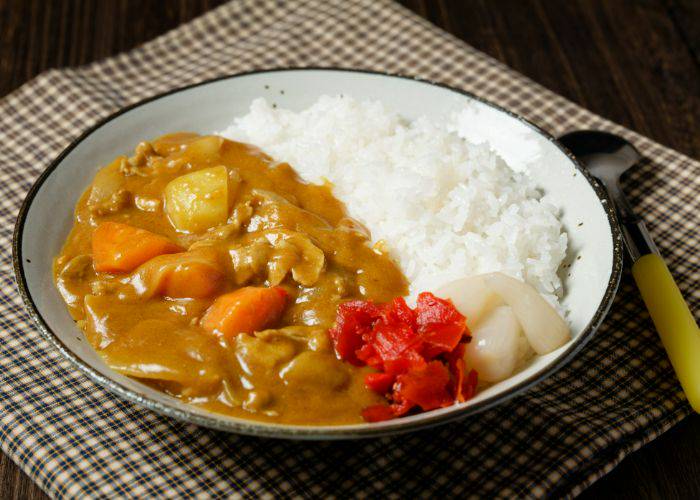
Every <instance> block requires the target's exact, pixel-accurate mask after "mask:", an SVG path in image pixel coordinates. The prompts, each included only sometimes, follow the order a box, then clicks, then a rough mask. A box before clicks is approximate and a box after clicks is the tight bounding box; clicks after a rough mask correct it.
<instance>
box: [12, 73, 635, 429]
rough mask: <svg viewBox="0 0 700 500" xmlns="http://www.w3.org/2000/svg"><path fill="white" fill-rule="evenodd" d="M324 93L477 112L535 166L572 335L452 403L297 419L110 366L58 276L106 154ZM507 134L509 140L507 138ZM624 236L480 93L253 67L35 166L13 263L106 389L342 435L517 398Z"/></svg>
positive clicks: (594, 306)
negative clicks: (348, 419) (345, 417)
mask: <svg viewBox="0 0 700 500" xmlns="http://www.w3.org/2000/svg"><path fill="white" fill-rule="evenodd" d="M323 94H330V95H334V94H346V95H352V96H354V97H356V98H359V99H378V100H381V101H382V102H383V103H384V104H385V105H386V106H387V107H388V108H389V109H391V110H395V111H397V112H399V113H400V114H401V115H403V116H404V117H406V118H408V119H412V118H417V117H419V116H421V115H424V116H427V117H429V118H431V119H433V120H436V121H439V120H444V119H445V118H446V117H447V116H449V114H450V113H452V112H454V111H455V110H460V109H463V108H465V107H466V108H468V109H469V110H470V111H471V112H473V114H474V120H475V121H474V123H475V125H476V127H475V130H476V131H477V133H480V134H482V135H483V138H485V139H488V140H491V141H492V143H493V145H494V147H495V149H497V151H499V152H500V153H501V154H502V155H503V156H504V157H506V159H507V160H508V161H509V163H511V164H512V166H514V167H516V168H518V169H525V170H528V171H529V173H530V175H531V176H532V177H533V178H534V180H535V182H536V183H537V184H538V186H539V187H540V188H541V189H542V190H543V191H544V192H545V193H547V194H549V195H550V200H551V201H552V202H553V203H554V204H556V205H557V206H558V207H559V208H560V209H561V220H562V222H563V224H564V227H565V229H566V231H567V232H568V235H569V247H570V250H569V255H568V257H567V262H568V263H572V262H573V265H572V266H571V267H570V268H566V269H565V270H562V271H561V273H562V277H563V278H564V283H565V296H564V299H563V301H562V303H563V305H564V307H566V308H567V309H568V310H569V311H570V315H569V318H568V319H569V322H570V324H571V328H572V332H573V338H572V340H571V341H570V342H569V343H568V344H566V345H565V346H563V347H561V348H560V349H558V350H557V351H555V352H552V353H550V354H548V355H546V356H541V357H538V358H536V359H535V360H534V361H533V362H532V363H531V364H530V365H529V366H527V367H526V368H525V369H524V370H523V371H521V372H519V373H518V374H516V375H515V376H513V377H511V378H509V379H508V380H505V381H503V382H500V383H498V384H495V385H493V386H491V387H489V388H487V389H486V390H483V391H482V392H480V393H479V394H477V395H476V397H474V398H473V399H472V400H470V401H468V402H466V403H462V404H459V405H456V406H451V407H449V408H443V409H440V410H434V411H430V412H426V413H422V414H419V415H415V416H410V417H406V418H401V419H396V420H391V421H387V422H381V423H374V424H357V425H348V426H313V427H311V426H292V425H274V424H267V423H260V422H254V421H251V420H242V419H238V418H233V417H227V416H224V415H219V414H214V413H210V412H207V411H205V410H202V409H199V408H195V407H192V406H188V405H187V404H184V403H182V402H180V401H179V400H177V399H175V398H173V397H170V396H167V395H165V394H163V393H161V392H158V391H156V390H154V389H151V388H149V387H147V386H145V385H143V384H141V383H139V382H137V381H135V380H132V379H130V378H127V377H125V376H123V375H120V374H118V373H115V372H114V371H112V370H110V369H109V368H108V367H107V366H106V365H105V364H104V362H103V361H102V360H101V358H100V357H99V356H98V355H97V353H96V352H95V351H94V350H93V349H92V347H91V346H90V344H89V343H88V342H87V341H86V340H85V338H84V337H83V334H82V333H81V331H80V330H79V329H78V328H77V327H76V326H75V324H74V322H73V321H72V320H71V318H70V316H69V314H68V312H67V310H66V306H65V304H64V303H63V301H62V300H61V297H60V296H59V294H58V292H57V291H56V288H55V287H54V284H53V281H52V275H51V263H52V259H53V257H54V256H55V255H56V254H57V253H58V252H59V250H60V247H61V245H62V243H63V241H64V240H65V238H66V236H67V235H68V232H69V230H70V227H71V225H72V216H73V208H74V206H75V204H76V202H77V200H78V198H79V196H80V194H81V193H82V192H83V190H84V189H85V188H86V186H87V185H88V184H89V183H90V181H91V179H92V177H93V176H94V175H95V172H96V171H97V169H98V168H99V166H100V165H105V164H107V163H108V162H109V161H111V160H112V159H113V158H114V157H116V156H117V155H120V154H125V153H126V152H127V151H131V150H133V148H134V146H135V145H136V144H137V143H138V142H140V141H141V140H143V139H147V138H153V137H156V136H159V135H162V134H165V133H168V132H175V131H193V132H200V133H209V132H214V131H217V130H221V129H223V128H225V127H226V126H227V125H228V124H229V123H230V121H231V118H232V116H236V115H241V114H244V113H245V112H246V111H247V109H248V107H249V105H250V103H251V101H252V100H253V99H255V98H256V97H261V96H262V97H267V98H268V99H269V100H271V101H273V102H275V103H276V104H277V105H278V106H280V107H285V108H290V109H293V110H300V109H303V108H305V107H308V106H310V105H311V104H312V103H313V102H314V101H316V100H317V99H318V97H319V96H321V95H323ZM503 138H507V139H508V140H506V141H504V140H503ZM621 255H622V253H621V238H620V234H619V230H618V229H617V226H616V225H615V222H614V218H613V214H612V211H611V209H610V206H609V204H608V202H607V198H606V195H605V194H604V192H603V191H602V190H601V189H600V187H599V186H598V185H597V184H595V183H594V182H593V181H591V179H590V177H589V176H588V175H587V174H586V173H585V172H584V171H583V170H582V169H581V167H580V166H579V165H578V164H577V163H576V161H575V160H574V159H573V157H572V156H571V155H570V154H569V153H568V152H567V151H566V150H565V149H564V148H563V147H562V146H561V145H559V144H558V143H557V142H556V141H555V140H554V139H553V138H552V137H551V136H549V135H548V134H547V133H546V132H544V131H542V130H540V129H539V128H537V127H536V126H535V125H533V124H531V123H529V122H527V121H526V120H524V119H523V118H521V117H518V116H516V115H515V114H512V113H510V112H508V111H505V110H503V109H501V108H498V107H497V106H495V105H492V104H490V103H488V102H485V101H483V100H481V99H478V98H476V97H475V96H473V95H469V94H467V93H464V92H461V91H458V90H455V89H451V88H448V87H445V86H442V85H437V84H434V83H430V82H425V81H420V80H415V79H411V78H405V77H400V76H392V75H385V74H380V73H370V72H364V71H350V70H336V69H290V70H273V71H258V72H254V73H246V74H241V75H234V76H230V77H225V78H220V79H216V80H212V81H208V82H203V83H200V84H197V85H194V86H191V87H187V88H183V89H179V90H175V91H172V92H169V93H167V94H164V95H160V96H157V97H154V98H151V99H148V100H146V101H144V102H141V103H139V104H135V105H133V106H130V107H128V108H126V109H124V110H122V111H120V112H118V113H116V114H115V115H113V116H111V117H109V118H107V119H106V120H104V121H102V122H101V123H99V124H97V125H96V126H94V127H93V128H92V129H90V130H89V131H87V132H86V133H85V134H83V136H81V137H80V138H79V139H77V140H76V141H75V142H73V144H71V145H70V146H69V147H68V148H67V149H66V150H65V151H64V152H63V153H62V154H61V155H60V156H59V157H58V158H57V159H56V160H55V161H54V162H53V163H52V164H51V165H50V166H49V168H48V169H47V170H46V171H45V172H44V173H43V174H42V175H41V176H40V177H39V179H38V180H37V182H36V183H35V184H34V186H33V187H32V189H31V190H30V192H29V194H28V196H27V198H26V200H25V202H24V205H23V206H22V208H21V210H20V214H19V217H18V220H17V225H16V228H15V236H14V265H15V273H16V275H17V281H18V283H19V288H20V292H21V294H22V296H23V299H24V301H25V303H26V306H27V308H28V310H29V312H30V314H31V315H32V317H33V319H34V320H35V321H36V323H37V325H38V327H39V328H40V330H41V332H42V333H43V335H44V336H45V337H46V338H47V339H48V340H49V341H50V343H51V344H52V345H53V346H55V347H56V348H57V349H58V350H59V351H60V352H61V354H62V355H63V356H65V357H66V358H67V359H68V360H70V361H71V363H72V364H73V365H74V366H75V367H76V368H78V369H80V370H81V371H83V372H84V373H85V374H86V375H87V376H89V377H90V378H91V379H92V380H94V381H95V382H97V383H98V384H100V385H102V386H104V387H106V388H107V389H109V390H110V391H112V392H114V393H116V394H118V395H119V396H121V397H124V398H126V399H128V400H131V401H134V402H136V403H138V404H141V405H143V406H145V407H147V408H150V409H152V410H154V411H157V412H159V413H162V414H165V415H168V416H171V417H174V418H177V419H181V420H185V421H188V422H193V423H196V424H200V425H204V426H207V427H212V428H216V429H221V430H226V431H231V432H238V433H243V434H254V435H262V436H275V437H285V438H296V439H303V438H306V439H338V438H355V437H366V436H376V435H384V434H390V433H397V432H405V431H409V430H415V429H419V428H424V427H428V426H432V425H437V424H439V423H444V422H448V421H450V420H454V419H457V418H463V417H466V416H468V415H473V414H476V413H477V412H480V411H483V410H485V409H487V408H489V407H492V406H494V405H496V404H500V403H503V402H504V401H506V400H508V399H509V398H512V397H513V396H514V395H515V394H517V393H520V392H522V391H524V390H526V389H528V388H530V387H532V386H533V385H534V384H536V383H537V382H539V381H540V380H542V379H544V378H545V377H547V376H549V375H551V374H552V373H554V372H555V371H556V370H559V369H561V368H562V367H563V366H564V364H565V363H566V362H567V361H568V360H569V359H571V357H572V356H573V355H574V354H575V353H576V352H577V351H578V350H579V349H581V348H582V347H583V346H584V344H585V343H586V342H587V341H588V340H589V339H590V338H591V336H592V335H593V334H594V332H595V330H596V328H597V327H598V325H599V324H600V322H601V320H602V319H603V317H604V315H605V313H606V312H607V310H608V308H609V307H610V304H611V302H612V299H613V296H614V293H615V290H616V288H617V285H618V281H619V278H620V270H621V266H622V257H621Z"/></svg>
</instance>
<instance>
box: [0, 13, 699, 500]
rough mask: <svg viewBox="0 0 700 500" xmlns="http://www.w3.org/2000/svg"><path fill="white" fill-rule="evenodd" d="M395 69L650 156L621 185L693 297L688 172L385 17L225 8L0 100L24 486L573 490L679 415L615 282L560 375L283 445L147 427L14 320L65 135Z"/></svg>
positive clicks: (6, 284) (662, 362)
mask: <svg viewBox="0 0 700 500" xmlns="http://www.w3.org/2000/svg"><path fill="white" fill-rule="evenodd" d="M307 65H313V66H343V67H354V68H367V69H373V70H380V71H386V72H394V73H406V74H410V75H415V76H419V77H423V78H428V79H433V80H437V81H441V82H444V83H447V84H449V85H453V86H455V87H458V88H462V89H465V90H468V91H470V92H473V93H475V94H477V95H479V96H481V97H485V98H487V99H489V100H492V101H494V102H496V103H498V104H500V105H501V106H504V107H506V108H509V109H512V110H514V111H516V112H518V113H520V114H522V115H524V116H526V117H528V118H529V119H531V120H533V121H534V122H536V123H537V124H539V125H541V126H542V127H544V128H545V129H547V130H548V131H550V132H551V133H553V134H559V133H561V132H564V131H567V130H572V129H580V128H599V129H605V130H610V131H612V132H616V133H619V134H622V135H623V136H625V137H627V138H628V139H630V140H632V141H633V142H634V143H635V145H636V146H637V147H638V148H639V149H640V150H641V151H642V153H643V154H644V155H645V156H646V158H648V160H646V161H645V162H644V163H643V164H642V165H640V167H639V168H637V169H636V170H635V171H634V172H633V173H632V174H631V175H630V176H629V179H627V184H626V191H627V193H628V194H629V196H630V199H631V201H632V203H633V204H634V205H635V206H636V208H637V209H638V210H639V213H641V214H644V217H645V219H646V221H647V223H648V225H649V228H650V230H651V232H652V233H653V236H654V237H655V239H656V241H657V243H658V245H659V247H660V249H661V251H662V252H663V254H664V256H665V257H666V261H667V262H668V264H669V266H670V268H671V270H672V271H673V273H674V274H675V277H676V279H677V281H678V284H679V286H680V288H681V289H682V290H683V291H684V293H685V296H686V298H687V299H688V300H689V302H690V304H691V308H692V307H694V308H697V306H698V304H699V303H700V290H698V288H697V282H698V278H699V274H700V264H699V263H698V255H697V250H696V249H697V247H698V245H699V242H698V237H699V234H698V232H697V227H698V222H699V217H700V216H699V214H700V196H698V193H700V164H699V163H697V162H695V161H693V160H690V159H688V158H686V157H685V156H683V155H681V154H679V153H676V152H675V151H671V150H669V149H667V148H664V147H662V146H660V145H658V144H656V143H654V142H652V141H650V140H648V139H646V138H644V137H641V136H639V135H637V134H635V133H633V132H630V131H628V130H625V129H623V128H621V127H619V126H616V125H614V124H612V123H610V122H607V121H605V120H603V119H601V118H600V117H598V116H595V115H593V114H591V113H589V112H588V111H585V110H583V109H581V108H579V107H578V106H576V105H574V104H572V103H570V102H568V101H567V100H565V99H563V98H561V97H559V96H557V95H554V94H552V93H551V92H549V91H547V90H545V89H544V88H542V87H540V86H539V85H537V84H535V83H533V82H532V81H530V80H528V79H527V78H525V77H523V76H521V75H519V74H517V73H514V72H513V71H512V70H510V69H508V68H506V67H504V66H503V65H502V64H499V63H498V62H496V61H494V60H492V59H490V58H488V57H486V56H485V55H484V54H481V53H480V52H477V51H476V50H474V49H473V48H471V47H469V46H467V45H465V44H464V43H461V42H460V41H458V40H456V39H455V38H453V37H452V36H450V35H448V34H446V33H444V32H442V31H440V30H439V29H437V28H436V27H435V26H432V25H430V24H429V23H428V22H426V21H424V20H422V19H419V18H418V17H416V16H414V15H412V14H411V13H409V12H408V11H406V10H404V9H403V8H402V7H400V6H398V5H395V4H392V3H388V2H386V1H376V0H349V1H342V0H337V1H325V0H295V1H289V2H277V1H273V0H263V1H260V0H242V1H236V2H232V3H230V4H227V5H224V6H222V7H220V8H218V9H216V10H214V11H211V12H210V13H208V14H207V15H205V16H203V17H201V18H199V19H197V20H195V21H193V22H191V23H189V24H187V25H185V26H182V27H181V28H179V29H177V30H175V31H173V32H170V33H168V34H166V35H164V36H162V37H160V38H158V39H156V40H154V41H153V42H150V43H148V44H146V45H144V46H141V47H139V48H137V49H135V50H134V51H132V52H130V53H127V54H123V55H120V56H117V57H114V58H112V59H109V60H106V61H102V62H99V63H96V64H92V65H90V66H87V67H83V68H79V69H64V70H60V71H49V72H47V73H44V74H43V75H41V76H39V77H38V78H36V79H35V80H33V81H31V82H30V83H28V84H26V85H25V86H23V87H22V88H20V89H19V90H17V91H16V92H14V93H12V94H10V95H9V96H7V97H5V98H4V99H3V100H2V101H0V123H1V125H0V144H2V148H0V166H1V167H0V191H1V193H2V196H1V198H0V199H1V200H2V201H1V203H0V221H1V222H0V231H1V232H0V248H2V250H1V252H2V254H1V255H2V268H1V269H0V273H1V274H0V276H1V278H2V284H1V285H0V294H1V295H0V324H1V325H2V336H0V441H1V444H2V449H3V451H4V452H5V453H7V454H8V455H10V456H11V457H12V459H13V460H14V461H15V462H17V464H19V466H20V467H21V468H22V469H23V470H24V471H25V472H26V473H27V474H29V475H30V476H31V477H32V478H33V479H34V480H35V481H36V482H37V483H38V484H39V486H40V487H41V488H43V489H44V490H45V491H46V492H48V493H49V494H50V495H52V496H55V497H75V496H89V497H94V496H112V495H115V496H130V497H143V496H146V495H152V496H153V495H157V496H168V497H181V496H183V497H184V496H198V497H208V496H256V497H257V496H268V497H270V496H277V495H295V496H300V495H303V496H307V495H314V496H340V495H353V496H355V495H357V496H375V495H376V496H388V497H395V498H398V497H408V496H413V495H416V494H419V493H420V495H421V496H425V497H428V496H442V495H445V496H447V495H450V496H451V495H465V496H472V495H479V496H512V495H517V496H524V495H529V496H544V495H557V496H559V495H576V494H577V493H579V492H581V491H582V490H583V489H584V488H585V487H586V486H587V485H590V484H591V483H592V482H593V481H595V480H596V479H597V478H599V477H601V476H602V475H603V474H605V473H606V472H608V471H610V470H611V469H612V468H613V467H614V466H615V465H616V464H617V463H618V462H619V461H620V460H621V459H622V458H623V457H624V456H625V455H627V454H629V453H630V452H632V451H633V450H635V449H637V448H639V447H640V446H641V445H643V444H644V443H646V442H648V441H650V440H651V439H653V438H655V437H656V436H658V435H659V434H661V433H662V432H664V431H665V430H667V429H668V428H669V427H671V426H672V425H673V424H675V423H676V422H678V421H679V420H681V419H682V418H683V417H684V416H686V415H687V414H688V413H689V412H690V408H689V406H688V404H687V402H686V401H685V399H684V396H683V394H682V392H681V389H680V387H679V385H678V382H677V381H676V378H675V376H674V374H673V371H672V370H671V368H670V365H669V363H668V361H667V359H666V356H665V355H664V351H663V349H662V348H661V345H660V343H659V341H658V339H657V336H656V334H655V333H654V331H653V327H652V325H651V323H650V320H649V318H648V316H647V314H646V312H645V309H644V307H643V304H642V302H641V301H640V299H639V296H638V293H637V291H636V290H635V287H634V285H633V283H632V281H631V278H630V276H629V273H625V275H624V277H623V281H622V285H621V289H620V293H619V295H618V297H617V299H616V300H615V303H614V305H613V307H612V312H611V313H610V316H609V317H608V318H607V320H606V321H605V323H604V325H603V326H602V327H601V328H600V331H599V332H598V334H597V335H596V337H595V338H594V340H593V341H591V342H590V344H589V345H588V346H587V347H586V348H585V349H584V350H583V352H581V353H580V354H579V355H578V356H577V357H576V358H575V359H574V360H573V361H572V362H571V363H570V364H569V365H568V366H567V367H566V368H565V369H563V370H561V371H560V372H558V373H557V374H556V375H554V376H552V377H550V378H549V379H547V380H546V381H544V382H542V383H541V384H539V385H538V386H537V387H536V388H534V389H533V390H531V391H530V392H528V393H526V394H525V395H522V396H520V397H517V398H515V399H513V400H512V401H511V402H509V403H508V404H504V405H501V406H499V407H496V408H494V409H492V410H489V411H487V412H485V413H482V414H480V415H479V416H476V417H473V418H469V419H467V420H464V421H462V422H459V423H455V424H449V425H445V426H443V427H440V428H437V429H433V430H428V431H422V432H417V433H414V434H410V435H403V436H399V437H395V438H383V439H376V440H366V441H355V442H328V443H308V442H285V441H276V440H265V439H259V438H248V437H240V436H236V435H229V434H225V433H221V432H215V431H211V430H208V429H204V428H199V427H196V426H193V425H187V424H183V423H180V422H176V421H173V420H171V419H168V418H164V417H160V416H158V415H156V414H154V413H151V412H149V411H146V410H144V409H141V408H139V407H138V406H135V405H133V404H131V403H128V402H125V401H122V400H120V399H118V398H117V397H115V396H112V395H111V394H108V393H106V392H105V391H104V390H103V389H101V388H100V387H97V386H96V385H95V384H93V383H92V382H90V381H89V380H88V379H87V378H85V377H84V376H83V375H82V374H80V373H79V372H77V371H76V370H74V369H72V368H71V367H70V366H69V364H68V363H67V362H65V361H64V360H63V359H62V358H61V357H60V356H59V354H58V353H57V352H56V351H54V350H52V349H51V348H50V347H49V346H48V344H47V342H46V341H44V339H43V338H42V337H41V336H40V334H39V333H38V331H37V329H36V328H35V327H34V325H33V324H32V323H31V321H30V320H29V317H28V315H27V313H26V312H25V310H24V307H23V305H22V303H21V301H20V298H19V295H18V293H17V291H16V288H15V284H14V279H13V275H12V271H11V255H10V240H11V237H12V227H13V224H14V221H15V217H16V213H17V209H18V207H19V205H20V203H21V201H22V199H23V198H24V196H25V193H26V192H27V190H28V189H29V187H30V185H31V184H32V182H33V181H34V179H35V178H36V177H37V175H38V174H39V173H40V172H41V171H42V170H43V169H44V168H45V167H46V166H47V165H48V164H49V162H50V161H51V160H52V159H53V158H55V157H56V156H57V155H58V154H59V153H60V152H61V150H62V149H63V148H64V147H66V146H67V145H68V144H69V143H70V141H71V140H72V139H74V138H75V137H76V136H78V135H79V134H80V132H81V131H83V130H85V129H86V128H88V127H89V126H90V125H92V124H93V123H95V122H96V121H97V120H99V119H101V118H103V117H105V116H107V115H108V114H110V113H112V112H113V111H115V110H117V109H119V108H121V107H123V106H125V105H127V104H130V103H133V102H135V101H138V100H140V99H143V98H145V97H148V96H152V95H154V94H156V93H160V92H163V91H165V90H168V89H172V88H174V87H179V86H183V85H187V84H191V83H195V82H199V81H202V80H204V79H208V78H212V77H216V76H220V75H225V74H230V73H236V72H242V71H248V70H253V69H259V68H273V67H286V66H307Z"/></svg>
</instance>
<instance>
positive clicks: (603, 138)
mask: <svg viewBox="0 0 700 500" xmlns="http://www.w3.org/2000/svg"><path fill="white" fill-rule="evenodd" d="M559 142H561V143H562V144H563V145H564V146H565V147H566V148H567V149H569V151H571V152H572V153H573V154H574V156H576V158H577V159H578V160H579V161H580V162H581V163H582V164H583V165H584V167H585V168H586V169H587V170H588V171H589V172H590V173H591V174H592V175H593V176H594V177H595V178H596V179H598V180H599V181H600V182H601V183H602V184H603V185H604V186H605V189H606V190H607V191H608V194H609V195H610V199H611V200H612V201H613V203H614V205H615V207H616V209H617V217H618V220H619V223H620V226H621V228H622V234H623V237H624V241H625V246H626V247H627V251H628V252H629V254H630V257H631V258H632V276H634V280H635V282H636V283H637V287H638V288H639V291H640V292H641V295H642V299H643V300H644V303H645V304H646V306H647V309H648V310H649V315H650V316H651V319H652V320H653V321H654V326H656V330H657V331H658V332H659V336H660V337H661V342H662V343H663V345H664V347H665V348H666V352H667V353H668V357H669V359H670V360H671V364H672V365H673V368H674V370H675V371H676V375H677V376H678V380H679V381H680V383H681V386H682V387H683V390H684V391H685V394H686V396H687V398H688V402H689V403H690V406H692V407H693V409H694V410H695V411H697V412H699V413H700V330H699V329H698V325H697V324H696V322H695V318H694V317H693V314H692V312H691V311H690V309H689V308H688V305H687V304H686V302H685V300H683V296H682V295H681V292H680V290H679V289H678V286H677V285H676V283H675V281H674V280H673V276H672V275H671V273H670V271H669V270H668V267H666V264H665V263H664V261H663V258H662V257H661V254H660V253H659V250H658V249H657V248H656V245H655V244H654V241H653V240H652V239H651V235H650V234H649V231H648V230H647V228H646V226H645V225H644V221H643V220H642V219H641V218H640V217H639V216H637V215H636V214H635V213H634V210H632V207H631V206H630V205H629V203H628V202H627V199H626V198H625V194H624V193H623V192H622V189H621V188H620V176H621V175H622V173H623V172H625V171H626V170H627V169H629V168H630V167H632V166H633V165H635V164H636V163H637V162H638V161H639V160H640V159H641V155H640V154H639V152H638V151H637V149H636V148H635V147H634V146H633V145H632V144H630V143H629V142H627V141H626V140H625V139H623V138H622V137H619V136H617V135H614V134H609V133H607V132H598V131H593V130H584V131H577V132H571V133H568V134H565V135H563V136H561V137H560V138H559Z"/></svg>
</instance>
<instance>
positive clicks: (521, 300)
mask: <svg viewBox="0 0 700 500" xmlns="http://www.w3.org/2000/svg"><path fill="white" fill-rule="evenodd" d="M482 278H483V280H484V283H486V285H487V286H488V287H489V288H491V289H492V290H493V291H494V292H496V293H497V294H498V295H500V297H501V298H502V299H503V301H504V302H505V303H506V304H508V305H509V306H510V307H511V308H513V312H514V313H515V316H516V317H517V318H518V322H519V323H520V326H521V327H522V329H523V332H524V333H525V337H527V340H528V342H529V343H530V345H531V346H532V348H533V349H534V350H535V352H536V353H537V354H547V353H549V352H552V351H554V350H555V349H557V348H559V347H561V346H562V345H564V344H566V343H567V342H568V341H569V340H571V332H570V330H569V327H568V325H567V324H566V322H565V321H564V320H563V319H562V318H561V316H559V313H557V311H556V310H555V309H554V308H553V307H552V306H551V305H550V304H549V303H548V302H547V301H546V300H545V299H544V298H543V297H542V295H540V294H539V292H538V291H537V290H535V289H534V288H532V287H531V286H530V285H528V284H527V283H524V282H522V281H520V280H517V279H515V278H511V277H510V276H506V275H505V274H501V273H490V274H484V275H482ZM480 374H481V372H480Z"/></svg>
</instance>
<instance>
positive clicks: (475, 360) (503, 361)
mask: <svg viewBox="0 0 700 500" xmlns="http://www.w3.org/2000/svg"><path fill="white" fill-rule="evenodd" d="M471 333H472V340H471V342H469V343H468V344H467V346H466V349H465V352H464V362H465V363H466V365H467V368H468V369H471V368H473V369H475V370H476V371H477V372H478V374H479V379H480V380H483V381H485V382H499V381H501V380H503V379H505V378H508V377H509V376H510V375H511V374H512V373H513V371H514V370H515V367H516V365H517V364H518V359H519V353H520V350H521V346H520V337H521V328H520V324H519V323H518V319H517V318H516V317H515V314H514V313H513V310H512V309H511V308H510V307H509V306H498V307H496V308H495V309H493V310H492V311H491V312H490V313H489V314H487V315H486V317H484V318H483V319H482V320H481V322H480V323H479V324H478V326H477V327H476V328H474V329H472V330H471Z"/></svg>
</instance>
